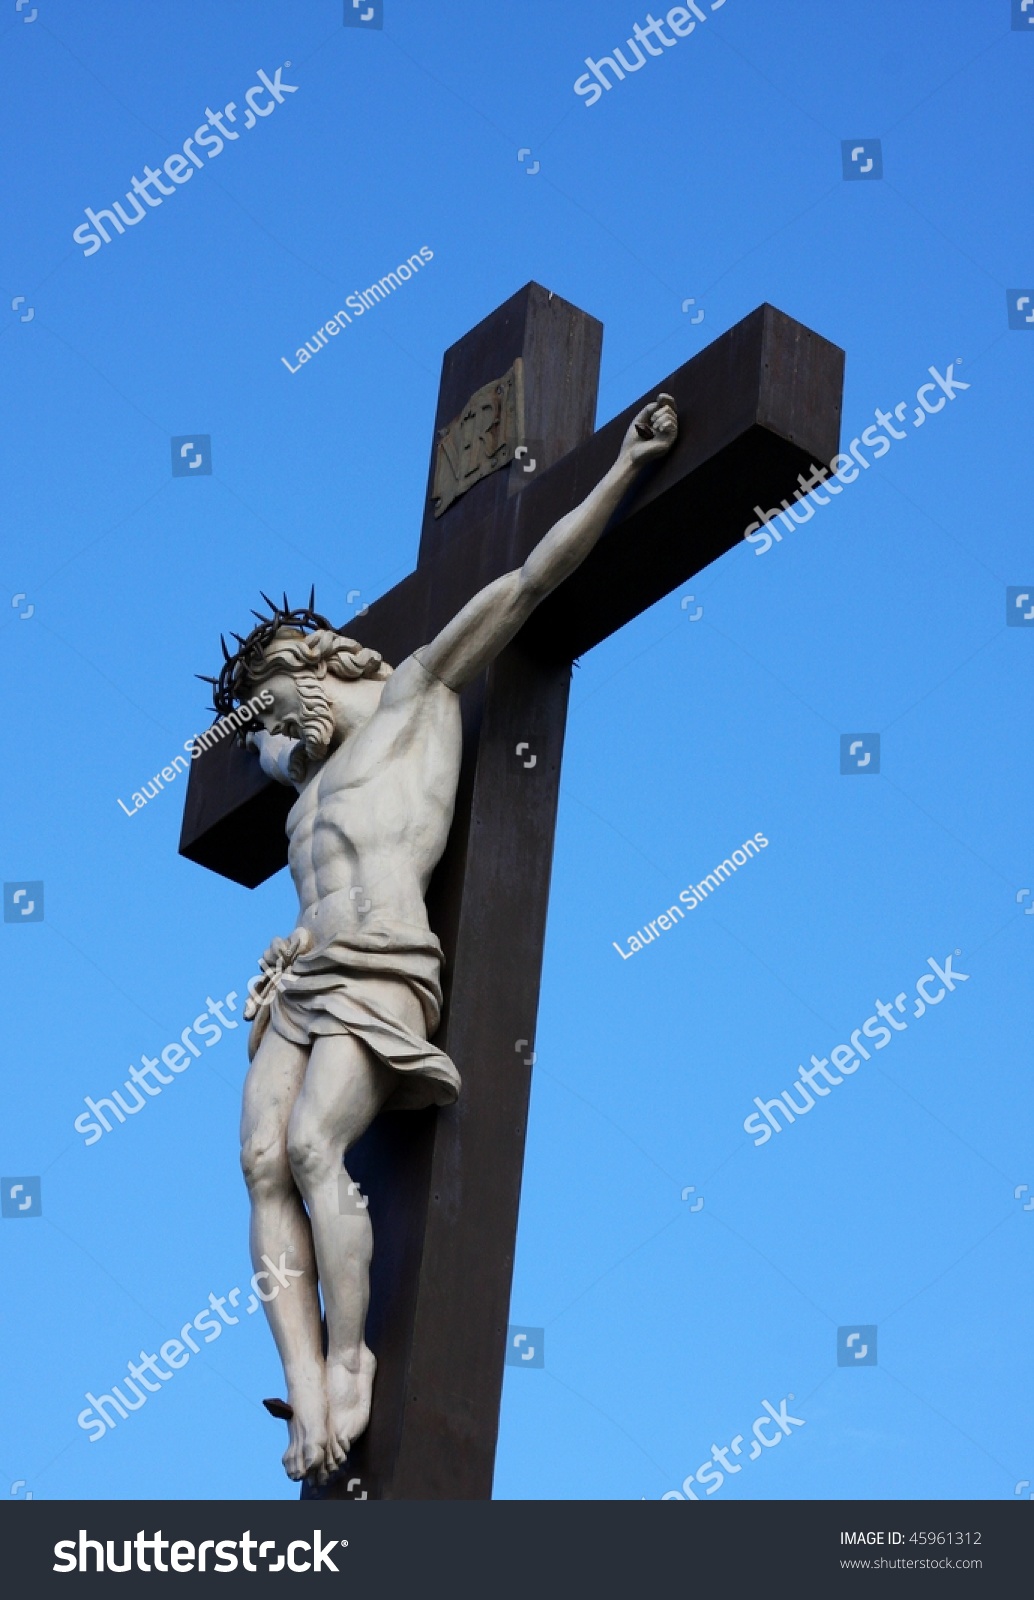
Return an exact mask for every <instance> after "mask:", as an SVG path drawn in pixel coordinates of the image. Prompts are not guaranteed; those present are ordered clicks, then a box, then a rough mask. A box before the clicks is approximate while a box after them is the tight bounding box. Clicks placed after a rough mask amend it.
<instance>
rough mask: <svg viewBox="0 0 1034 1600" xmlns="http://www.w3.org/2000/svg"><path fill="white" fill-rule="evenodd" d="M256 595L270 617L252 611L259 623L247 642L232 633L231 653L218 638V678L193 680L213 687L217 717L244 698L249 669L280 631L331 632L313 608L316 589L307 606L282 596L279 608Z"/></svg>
mask: <svg viewBox="0 0 1034 1600" xmlns="http://www.w3.org/2000/svg"><path fill="white" fill-rule="evenodd" d="M259 593H260V594H261V595H262V598H263V600H264V601H265V603H266V605H267V606H268V607H269V610H270V613H271V615H270V616H268V617H265V616H263V615H262V613H261V611H255V610H253V611H252V613H251V614H252V616H253V617H257V618H258V624H257V626H256V627H254V628H252V630H251V632H250V633H249V634H248V636H247V638H246V639H242V638H241V636H240V634H239V633H234V634H231V638H233V639H236V641H237V646H238V648H237V649H236V650H234V651H233V652H231V651H230V650H229V649H228V648H227V644H226V640H225V639H224V637H223V635H222V634H220V635H219V643H220V644H221V645H222V649H223V665H222V669H221V671H220V673H219V676H218V678H212V677H209V676H208V674H207V673H204V672H198V673H195V677H198V678H200V679H201V681H202V682H203V683H210V684H211V685H212V710H213V711H214V712H215V713H216V715H217V716H220V717H226V716H229V714H230V712H231V711H232V710H233V709H234V706H235V705H236V704H237V702H238V701H239V700H241V699H242V698H243V694H242V689H243V686H244V684H245V682H246V681H247V679H248V677H249V675H250V672H251V669H252V668H258V667H259V666H260V664H261V662H262V658H263V656H264V654H265V652H266V650H267V649H268V648H269V646H270V645H271V644H272V642H273V640H274V639H275V638H276V636H277V634H278V633H279V632H280V629H281V628H293V629H296V630H297V631H298V632H299V633H315V632H316V631H317V630H318V629H320V628H330V629H331V630H333V626H334V625H333V623H332V622H329V621H328V620H327V618H326V617H324V616H321V615H320V613H319V612H318V611H315V610H314V609H313V607H314V606H315V604H316V589H315V586H314V587H313V588H312V589H310V590H309V603H308V605H307V606H292V605H291V604H290V602H289V601H288V598H287V596H286V594H285V595H284V603H283V605H282V606H278V605H277V603H276V601H275V600H271V599H270V598H269V596H268V594H265V593H264V592H263V591H262V590H261V589H260V590H259Z"/></svg>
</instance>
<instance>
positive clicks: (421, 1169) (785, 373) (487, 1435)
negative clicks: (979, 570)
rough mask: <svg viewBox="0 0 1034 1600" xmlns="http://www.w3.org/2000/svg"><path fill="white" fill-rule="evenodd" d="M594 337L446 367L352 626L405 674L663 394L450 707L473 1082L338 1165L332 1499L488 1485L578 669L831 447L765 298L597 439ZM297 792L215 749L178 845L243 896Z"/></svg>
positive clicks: (532, 312)
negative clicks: (641, 435) (343, 1458)
mask: <svg viewBox="0 0 1034 1600" xmlns="http://www.w3.org/2000/svg"><path fill="white" fill-rule="evenodd" d="M602 336H603V328H602V325H601V324H600V323H599V322H597V321H596V319H595V318H593V317H590V316H588V315H587V314H586V313H585V312H583V311H579V310H578V309H577V308H576V307H575V306H572V305H570V304H568V303H567V302H566V301H564V300H561V299H560V298H559V297H558V296H556V295H553V294H551V293H549V292H547V291H546V290H545V289H543V288H541V287H540V286H539V285H538V284H535V283H531V284H528V285H527V286H526V287H525V288H523V289H522V290H520V292H519V293H518V294H515V295H514V296H513V298H512V299H511V300H508V301H507V302H506V303H505V305H502V306H500V307H499V309H498V310H496V311H494V312H492V314H491V315H490V316H488V317H486V318H485V320H484V321H483V322H481V323H479V324H478V325H477V327H475V328H473V329H472V330H471V332H470V333H468V334H467V335H466V336H465V337H464V338H463V339H461V340H460V341H459V342H458V343H457V344H455V345H453V346H452V348H451V349H450V350H449V351H447V353H446V355H445V359H444V362H443V366H442V379H441V386H440V388H439V392H438V414H437V418H436V424H435V426H436V435H435V442H434V445H433V447H432V452H431V468H430V473H429V481H428V498H427V501H426V504H425V511H424V520H423V531H422V535H421V540H420V552H419V557H418V561H417V566H416V569H415V571H413V572H412V573H410V575H409V576H408V577H407V578H405V579H403V581H402V582H401V583H399V584H398V585H396V587H395V588H394V589H392V590H390V591H389V592H388V593H387V594H385V595H384V596H382V598H381V599H379V600H377V601H376V602H375V603H374V604H372V605H371V606H370V608H369V610H368V611H367V612H366V613H364V614H363V615H362V616H361V617H356V618H354V619H352V620H351V621H349V622H348V623H347V624H345V625H343V626H342V630H341V631H342V632H344V633H347V634H349V635H350V636H351V637H354V638H357V639H358V640H360V642H361V643H363V644H367V645H372V646H374V647H375V648H376V649H377V650H379V651H380V652H381V654H382V655H383V656H384V658H385V659H386V660H387V661H389V662H392V663H395V664H397V663H398V662H399V661H401V660H402V659H403V658H404V657H405V656H407V655H409V654H410V652H411V651H413V650H414V649H416V648H417V647H418V646H419V645H421V644H424V643H425V642H426V641H428V640H429V639H430V638H432V637H433V635H434V634H435V633H436V632H437V631H438V629H439V628H441V627H442V626H443V624H444V623H445V622H447V621H448V619H449V618H450V617H452V616H453V615H454V614H455V613H456V612H457V611H458V610H459V609H460V607H461V606H462V605H463V604H464V603H465V602H466V601H467V600H468V599H469V598H470V597H471V595H473V594H474V593H476V591H477V590H478V589H480V588H481V587H482V585H484V584H486V583H488V582H490V581H491V580H492V579H494V578H496V577H498V576H500V575H501V574H502V573H504V572H507V571H510V570H512V569H513V568H515V567H519V566H520V565H521V564H522V563H523V561H524V559H525V557H526V556H527V555H528V553H529V552H530V551H531V549H532V548H533V547H534V545H536V544H537V543H538V541H539V539H541V538H542V536H543V535H544V534H545V533H546V532H547V531H548V529H549V528H550V527H551V526H552V524H553V523H554V522H556V521H557V519H558V518H559V517H561V516H563V515H564V513H565V512H567V511H569V510H571V509H572V508H573V507H574V506H575V505H577V504H578V502H579V501H580V500H582V499H583V498H584V496H585V495H586V494H587V493H588V491H589V490H590V489H591V488H592V487H593V485H594V484H595V483H597V482H598V480H599V479H600V478H601V477H602V476H603V474H604V473H605V472H606V470H607V469H608V467H610V465H611V464H612V462H613V461H614V459H615V457H616V456H617V453H618V447H619V444H620V441H621V439H622V436H623V434H624V432H625V430H626V428H627V427H628V424H629V422H630V420H631V418H632V417H633V416H634V415H635V413H636V411H637V410H638V409H640V407H641V406H642V405H644V404H645V403H646V401H648V400H651V399H653V398H654V397H655V396H656V394H657V392H658V390H663V391H666V392H667V393H668V394H670V395H672V396H673V397H674V399H675V401H676V404H677V407H678V413H679V438H678V442H677V443H676V445H675V447H674V449H673V450H672V451H671V452H670V453H669V454H668V455H667V456H666V457H664V458H663V460H662V461H661V462H660V463H659V464H658V465H656V466H651V467H648V468H647V469H646V470H645V471H644V472H643V474H642V475H641V477H640V478H639V479H638V480H637V483H636V486H635V489H634V491H633V492H632V493H631V494H630V495H629V497H628V498H627V499H626V501H625V502H624V503H623V505H622V506H621V507H620V508H619V510H618V512H617V513H616V515H615V516H614V518H613V519H612V522H611V524H610V526H609V527H608V529H607V531H606V533H605V534H604V536H603V538H602V539H601V540H600V542H599V543H598V544H597V546H596V547H595V549H594V550H593V551H592V553H591V554H590V555H589V557H588V559H587V560H586V561H585V562H584V564H583V565H582V566H581V567H580V568H579V569H578V571H577V572H575V573H574V574H573V575H572V576H571V577H570V578H569V579H568V580H567V581H566V582H565V583H563V584H562V585H561V587H560V588H559V589H557V590H556V591H555V592H554V593H553V594H552V595H551V596H550V597H549V598H548V599H547V600H546V601H545V602H544V603H543V605H542V606H541V607H540V608H539V609H538V611H537V612H536V613H535V615H534V616H533V618H532V619H531V621H530V622H529V623H528V624H527V625H526V627H525V628H524V630H523V631H522V633H521V634H520V635H519V636H518V637H517V639H516V640H515V641H514V643H513V644H512V645H510V646H509V647H508V648H507V649H506V650H505V651H504V652H503V654H502V655H501V656H500V657H499V658H498V659H497V660H496V661H495V663H494V664H493V665H492V667H491V668H490V669H489V670H488V671H487V672H486V673H485V674H484V675H483V677H482V678H481V679H480V680H479V681H478V682H477V683H475V684H473V685H471V686H470V687H469V688H468V689H467V690H466V691H465V692H464V694H463V700H462V705H463V724H464V756H463V767H462V771H461V776H460V784H459V791H458V794H457V803H456V813H455V821H454V822H453V825H452V832H451V834H450V837H449V843H448V846H447V849H446V852H445V854H444V856H443V858H442V860H441V862H440V864H439V866H438V869H437V871H436V872H435V875H434V879H433V881H432V884H431V888H430V892H429V894H428V900H427V904H428V912H429V916H430V921H431V926H432V928H433V929H434V931H435V932H436V933H437V935H438V937H439V938H440V939H441V942H442V945H443V947H444V950H445V958H446V966H445V972H444V983H445V1008H444V1012H443V1017H442V1024H441V1027H440V1029H439V1032H438V1034H437V1035H436V1042H437V1043H438V1044H439V1045H440V1046H441V1048H442V1049H443V1050H445V1051H446V1052H447V1053H448V1054H449V1055H450V1056H451V1057H452V1058H453V1060H454V1061H455V1062H456V1064H457V1066H458V1067H459V1070H460V1073H461V1074H462V1077H463V1091H462V1094H461V1096H460V1098H459V1100H458V1102H457V1103H456V1104H455V1105H454V1106H450V1107H448V1108H446V1109H443V1110H437V1111H436V1110H434V1109H431V1110H428V1111H420V1112H409V1111H403V1112H393V1113H382V1114H381V1116H380V1117H379V1118H378V1119H377V1121H376V1122H375V1123H374V1125H373V1126H372V1127H371V1129H370V1130H369V1132H368V1133H367V1134H366V1135H365V1137H364V1138H363V1139H362V1140H361V1141H360V1143H359V1144H358V1145H357V1146H356V1147H355V1149H354V1150H353V1152H352V1153H351V1155H350V1157H349V1162H348V1166H349V1172H350V1173H351V1175H352V1176H353V1178H354V1179H355V1180H356V1181H357V1182H358V1183H359V1184H360V1186H361V1188H362V1190H363V1192H364V1193H365V1194H367V1195H368V1196H369V1204H370V1216H371V1219H372V1221H373V1226H374V1240H375V1245H374V1258H373V1269H372V1279H371V1301H370V1314H369V1320H368V1324H367V1340H368V1342H369V1344H370V1347H371V1348H372V1349H373V1351H374V1352H375V1354H376V1356H377V1361H378V1371H377V1380H376V1385H375V1389H374V1402H373V1415H372V1418H371V1421H370V1426H369V1428H368V1430H367V1432H366V1433H365V1434H364V1435H363V1436H361V1437H360V1438H359V1439H358V1440H357V1441H356V1444H355V1447H354V1449H353V1451H352V1453H351V1455H350V1456H349V1460H348V1465H347V1468H346V1470H345V1471H344V1472H343V1473H342V1474H341V1476H340V1477H339V1478H338V1479H337V1480H335V1481H334V1482H332V1483H331V1484H330V1485H329V1486H328V1488H327V1489H326V1490H325V1491H323V1492H324V1493H325V1494H327V1495H328V1496H330V1497H333V1498H350V1497H356V1496H360V1495H365V1496H368V1497H369V1498H370V1499H488V1498H490V1496H491V1492H492V1475H493V1467H494V1460H495V1445H496V1434H497V1431H498V1414H499V1400H500V1392H501V1388H502V1375H503V1365H504V1358H505V1349H506V1336H507V1317H508V1312H509V1299H510V1283H511V1275H512V1269H513V1252H514V1243H515V1238H516V1231H517V1209H518V1200H519V1196H520V1187H521V1172H522V1165H523V1155H524V1137H525V1128H526V1123H527V1110H528V1099H529V1093H530V1086H531V1055H532V1046H531V1042H530V1041H532V1040H533V1039H534V1036H535V1020H536V1011H537V1006H538V990H539V976H540V971H541V966H542V948H543V939H544V934H545V924H546V907H547V902H548V896H549V879H550V870H551V865H552V854H553V834H554V827H555V822H556V813H557V801H558V794H559V782H560V761H561V754H562V749H563V741H564V726H565V721H566V716H567V698H568V690H569V685H570V678H571V663H572V661H573V660H574V658H575V657H577V656H579V655H581V654H583V653H584V652H585V651H586V650H589V649H591V648H592V646H593V645H594V644H598V643H599V642H600V641H601V640H602V639H605V638H606V637H607V636H608V635H609V634H611V633H614V632H615V631H616V630H617V629H618V628H620V627H621V626H622V625H623V624H624V623H626V622H628V621H630V620H631V619H632V618H633V617H635V616H637V615H638V614H639V613H640V612H641V611H643V610H645V608H646V607H647V606H650V605H652V604H653V603H654V601H656V600H660V599H661V598H662V597H663V596H664V595H666V594H668V593H669V592H670V591H671V590H672V589H674V588H677V587H678V586H679V585H680V584H683V583H686V582H687V581H688V580H689V579H690V578H692V576H693V575H694V574H695V573H697V572H699V571H700V570H701V569H702V568H703V567H705V566H707V565H708V563H709V562H712V561H714V560H715V559H716V558H717V557H718V556H720V555H722V554H723V553H724V552H725V551H727V550H729V549H731V548H732V547H733V546H734V545H735V544H736V543H737V542H738V541H739V540H740V539H741V538H742V537H743V534H744V530H745V529H746V528H747V527H748V526H749V525H750V524H751V523H752V522H756V521H757V517H758V512H757V511H756V510H755V509H754V508H755V506H758V507H760V508H761V510H762V511H765V510H767V509H768V508H771V507H777V506H778V505H779V502H780V500H782V499H784V498H789V497H790V496H791V495H792V494H793V493H795V492H796V490H797V488H798V483H797V475H798V473H802V472H804V473H807V472H810V471H811V469H812V467H813V465H819V466H823V467H825V466H828V464H829V463H830V462H831V461H832V459H833V457H834V455H835V454H836V451H837V448H838V444H839V433H840V405H841V393H842V385H843V362H844V358H843V352H842V351H841V350H839V349H838V348H837V347H836V346H835V345H832V344H830V343H829V342H828V341H827V340H825V339H823V338H821V337H820V336H819V335H818V334H815V333H813V332H811V331H810V330H809V329H808V328H805V327H803V326H802V325H801V324H800V323H798V322H795V321H793V320H792V319H791V318H789V317H787V316H785V315H784V314H783V313H782V312H780V311H777V310H776V309H775V308H774V307H772V306H769V305H764V306H761V307H759V309H758V310H756V311H754V312H752V313H751V314H750V316H748V317H745V318H744V320H743V321H742V322H740V323H738V324H737V325H736V326H735V327H734V328H731V329H730V330H729V331H728V333H725V334H723V335H722V336H721V337H720V338H719V339H716V340H715V341H714V343H713V344H711V345H709V346H708V347H707V348H706V349H704V350H702V351H701V352H700V353H699V355H696V356H694V357H693V359H692V360H690V361H687V362H686V363H685V365H684V366H682V367H680V368H679V369H678V371H677V372H675V373H673V374H671V375H670V376H668V377H665V378H663V379H662V380H661V381H660V383H659V384H657V385H656V387H654V388H652V389H651V390H650V391H649V392H648V393H647V394H646V395H645V396H643V397H642V398H640V399H639V400H637V401H636V402H635V403H634V404H633V405H632V406H630V407H629V408H628V410H627V411H625V412H623V413H622V414H621V415H620V416H619V417H615V418H614V419H613V421H611V422H609V423H607V425H606V426H605V427H603V428H601V429H600V430H599V432H597V433H594V432H593V423H594V417H595V410H596V391H597V384H598V376H599V363H600V351H601V346H602ZM521 446H523V448H521ZM500 463H502V466H500ZM532 463H534V465H531V464H532ZM434 497H436V498H434ZM274 588H275V585H274ZM294 798H295V797H294V793H293V791H288V790H285V789H284V788H282V787H280V786H278V785H277V784H274V783H272V782H270V781H269V780H267V779H266V778H265V776H264V775H263V773H262V772H261V770H260V768H259V764H258V760H257V758H256V757H255V756H254V755H252V754H251V752H248V751H245V750H243V749H242V748H240V746H238V745H237V744H235V743H234V742H233V741H232V740H229V739H225V740H222V741H221V742H219V743H217V744H214V745H213V746H212V747H211V748H210V749H209V750H208V751H207V752H206V753H205V754H204V755H203V756H202V757H200V758H199V759H198V760H197V761H196V762H194V763H192V765H191V775H190V785H189V789H188V792H187V799H186V809H185V815H184V821H183V832H182V837H181V840H180V851H181V853H182V854H183V855H186V856H189V857H190V859H191V860H193V861H197V862H199V863H201V865H203V866H206V867H210V868H211V869H212V870H213V871H215V872H219V873H222V874H223V875H224V876H225V877H229V878H233V879H235V880H236V881H237V882H238V883H242V884H245V885H247V886H248V887H249V888H250V887H254V886H255V885H256V884H259V883H261V882H263V880H264V879H266V878H268V877H269V876H270V875H271V874H272V873H274V872H276V871H278V870H279V869H280V868H281V867H282V866H284V865H285V863H286V860H287V844H286V839H285V836H284V821H285V818H286V815H287V812H288V810H289V809H290V806H291V804H292V802H293V800H294ZM356 1480H358V1482H357V1481H356ZM303 1492H310V1491H303Z"/></svg>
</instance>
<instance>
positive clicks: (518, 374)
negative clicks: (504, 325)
mask: <svg viewBox="0 0 1034 1600" xmlns="http://www.w3.org/2000/svg"><path fill="white" fill-rule="evenodd" d="M523 436H524V368H523V363H522V361H521V358H520V356H518V357H517V360H516V361H515V362H514V364H513V366H512V367H511V368H510V370H509V372H507V373H504V375H503V376H502V377H501V378H496V379H495V380H494V381H493V382H492V383H486V384H484V385H483V386H482V388H480V389H478V390H477V391H476V393H474V394H472V395H471V397H470V399H469V400H468V401H467V403H466V405H465V406H464V407H463V410H462V411H461V412H460V414H459V416H458V417H454V418H453V420H452V421H451V422H450V423H449V425H448V427H447V428H441V429H440V430H439V433H438V449H437V451H436V454H435V461H434V485H433V487H432V489H431V494H432V497H433V499H434V514H435V516H436V517H440V516H441V514H442V512H443V511H446V510H448V508H449V506H451V505H452V503H453V501H454V500H458V499H459V497H460V495H461V494H466V492H467V490H468V489H472V488H473V487H474V485H475V483H478V482H480V480H481V479H482V478H487V477H488V475H489V473H491V472H498V471H499V469H500V467H505V466H508V465H509V463H510V462H511V461H512V460H513V454H514V451H515V450H516V448H517V446H518V445H519V444H520V443H521V440H522V438H523Z"/></svg>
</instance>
